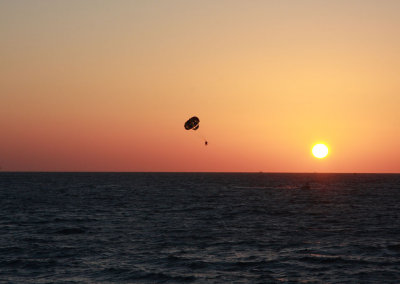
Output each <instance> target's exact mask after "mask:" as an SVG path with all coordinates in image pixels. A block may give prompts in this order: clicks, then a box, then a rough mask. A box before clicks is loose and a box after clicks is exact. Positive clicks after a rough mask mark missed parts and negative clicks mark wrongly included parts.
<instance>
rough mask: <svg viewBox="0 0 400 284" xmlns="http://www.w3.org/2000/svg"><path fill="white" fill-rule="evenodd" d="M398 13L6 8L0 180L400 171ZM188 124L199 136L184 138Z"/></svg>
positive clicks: (318, 7)
mask: <svg viewBox="0 0 400 284" xmlns="http://www.w3.org/2000/svg"><path fill="white" fill-rule="evenodd" d="M399 11H400V1H396V0H393V1H389V0H386V1H385V0H379V1H378V0H377V1H366V0H362V1H361V0H359V1H351V0H342V1H341V0H336V1H317V0H316V1H311V0H310V1H300V0H297V1H284V0H279V1H278V0H276V1H272V0H271V1H256V0H255V1H244V0H243V1H231V0H229V1H228V0H227V1H204V0H202V1H183V0H182V1H150V0H143V1H98V0H96V1H73V0H68V1H30V0H29V1H15V0H10V1H4V0H2V1H0V62H1V64H0V135H1V137H0V166H1V167H2V170H7V171H14V170H18V171H31V170H33V171H265V172H271V171H272V172H400V149H399V148H400V147H399V146H400V80H399V75H400V52H399V51H400V36H399V35H400V17H399ZM192 115H197V116H199V118H200V120H201V122H200V129H199V133H195V132H194V131H185V130H184V128H183V124H184V122H185V120H186V119H188V118H189V117H190V116H192ZM202 136H204V137H206V138H207V140H208V141H209V146H207V147H206V146H204V144H203V140H202ZM318 142H324V143H326V144H327V145H328V147H329V149H330V153H329V156H328V157H327V158H325V159H322V160H319V159H316V158H314V157H313V156H312V155H311V147H312V146H313V145H314V144H316V143H318Z"/></svg>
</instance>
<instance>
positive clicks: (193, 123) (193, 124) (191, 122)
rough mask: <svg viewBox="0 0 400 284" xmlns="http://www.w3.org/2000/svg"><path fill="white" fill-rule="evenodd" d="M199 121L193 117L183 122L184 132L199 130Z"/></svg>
mask: <svg viewBox="0 0 400 284" xmlns="http://www.w3.org/2000/svg"><path fill="white" fill-rule="evenodd" d="M199 123H200V119H199V118H198V117H197V116H193V117H191V118H189V119H188V121H186V122H185V129H186V130H197V129H199V126H200V125H199Z"/></svg>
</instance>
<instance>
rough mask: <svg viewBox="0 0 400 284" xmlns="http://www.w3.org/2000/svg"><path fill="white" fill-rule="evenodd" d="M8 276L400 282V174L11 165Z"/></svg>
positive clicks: (0, 266) (2, 225)
mask: <svg viewBox="0 0 400 284" xmlns="http://www.w3.org/2000/svg"><path fill="white" fill-rule="evenodd" d="M0 283H400V175H395V174H387V175H386V174H318V173H315V174H272V173H8V172H3V173H0Z"/></svg>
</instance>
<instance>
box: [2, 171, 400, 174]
mask: <svg viewBox="0 0 400 284" xmlns="http://www.w3.org/2000/svg"><path fill="white" fill-rule="evenodd" d="M1 173H171V174H172V173H188V174H190V173H192V174H195V173H199V174H214V173H215V174H384V175H388V174H393V175H398V174H400V172H273V171H271V172H268V171H57V170H54V171H51V170H50V171H42V170H39V171H7V170H0V174H1Z"/></svg>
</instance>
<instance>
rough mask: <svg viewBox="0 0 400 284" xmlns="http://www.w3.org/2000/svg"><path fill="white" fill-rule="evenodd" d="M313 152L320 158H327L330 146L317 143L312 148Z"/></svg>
mask: <svg viewBox="0 0 400 284" xmlns="http://www.w3.org/2000/svg"><path fill="white" fill-rule="evenodd" d="M312 153H313V155H314V156H315V157H316V158H318V159H322V158H325V157H326V155H328V147H326V145H324V144H316V145H315V146H314V147H313V148H312Z"/></svg>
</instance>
